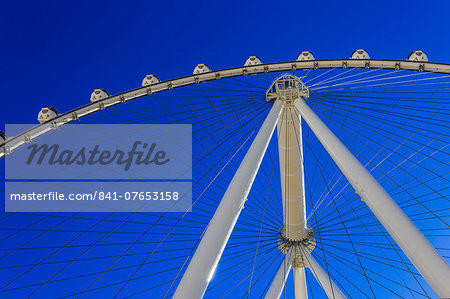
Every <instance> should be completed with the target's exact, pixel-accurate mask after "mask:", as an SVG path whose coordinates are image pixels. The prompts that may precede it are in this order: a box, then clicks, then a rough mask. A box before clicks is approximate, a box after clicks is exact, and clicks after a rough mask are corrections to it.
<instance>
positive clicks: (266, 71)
mask: <svg viewBox="0 0 450 299" xmlns="http://www.w3.org/2000/svg"><path fill="white" fill-rule="evenodd" d="M268 72H269V66H267V65H265V66H264V73H268Z"/></svg>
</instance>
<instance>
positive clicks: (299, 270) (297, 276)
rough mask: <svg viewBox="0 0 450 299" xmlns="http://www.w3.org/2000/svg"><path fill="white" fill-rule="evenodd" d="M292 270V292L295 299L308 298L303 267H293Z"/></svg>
mask: <svg viewBox="0 0 450 299" xmlns="http://www.w3.org/2000/svg"><path fill="white" fill-rule="evenodd" d="M292 271H293V272H294V294H295V299H308V291H307V290H308V289H307V288H306V275H305V274H306V273H305V268H304V267H293V268H292Z"/></svg>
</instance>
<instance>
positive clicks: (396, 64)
mask: <svg viewBox="0 0 450 299" xmlns="http://www.w3.org/2000/svg"><path fill="white" fill-rule="evenodd" d="M399 69H400V62H396V63H395V70H397V71H398V70H399Z"/></svg>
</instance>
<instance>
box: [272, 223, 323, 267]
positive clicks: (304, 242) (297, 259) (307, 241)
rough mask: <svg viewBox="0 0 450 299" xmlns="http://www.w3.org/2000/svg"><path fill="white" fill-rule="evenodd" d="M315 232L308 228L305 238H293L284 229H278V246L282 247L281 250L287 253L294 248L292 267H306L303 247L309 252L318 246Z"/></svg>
mask: <svg viewBox="0 0 450 299" xmlns="http://www.w3.org/2000/svg"><path fill="white" fill-rule="evenodd" d="M313 234H314V232H313V230H312V229H311V228H308V233H307V234H306V236H305V237H304V238H302V239H300V240H293V239H289V238H287V237H286V236H285V234H284V229H280V230H279V231H278V237H279V241H278V248H279V249H280V251H281V252H283V253H284V254H286V253H287V252H288V251H289V249H291V248H293V249H294V258H293V261H292V267H294V268H298V267H306V261H305V259H304V255H303V253H302V250H301V249H302V248H304V249H305V250H307V251H308V252H309V253H311V252H312V251H313V249H314V248H315V247H316V241H315V240H314V237H313Z"/></svg>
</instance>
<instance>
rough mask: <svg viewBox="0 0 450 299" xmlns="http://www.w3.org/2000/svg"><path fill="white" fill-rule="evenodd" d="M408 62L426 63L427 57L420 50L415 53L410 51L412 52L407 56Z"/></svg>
mask: <svg viewBox="0 0 450 299" xmlns="http://www.w3.org/2000/svg"><path fill="white" fill-rule="evenodd" d="M408 60H410V61H423V62H427V61H428V57H427V55H426V54H425V53H424V52H423V51H422V50H417V51H412V52H411V53H410V54H409V55H408Z"/></svg>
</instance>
